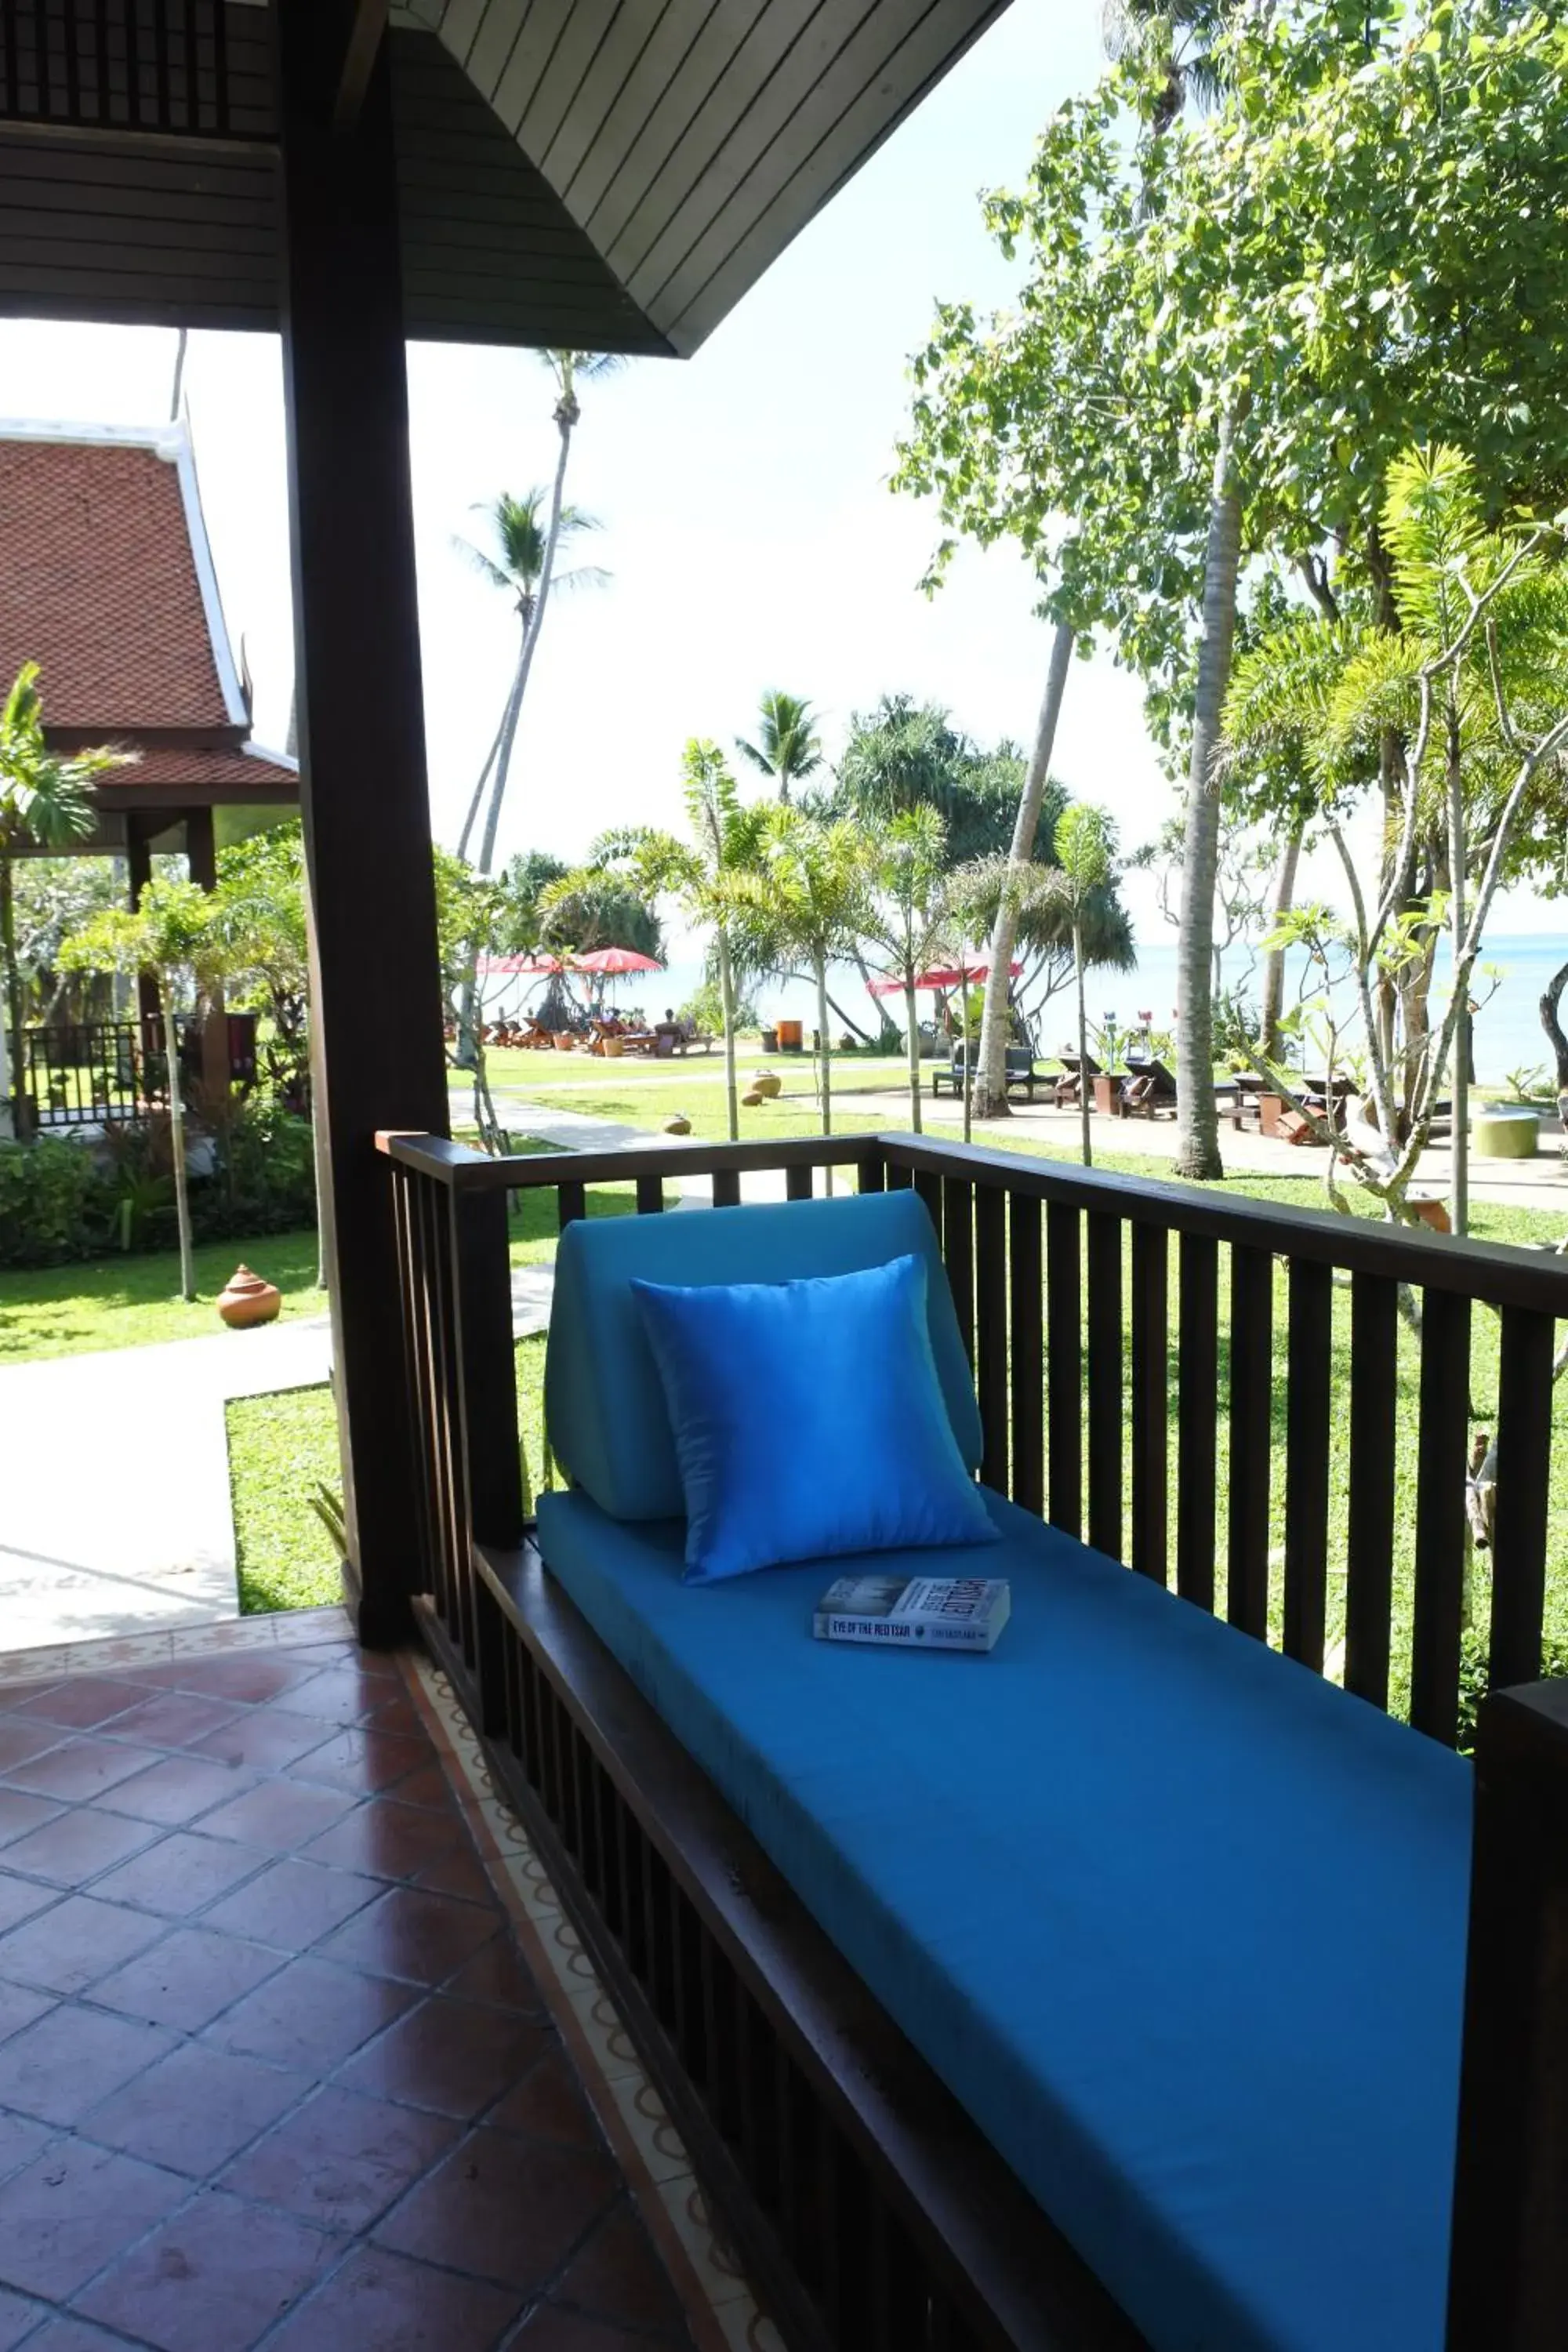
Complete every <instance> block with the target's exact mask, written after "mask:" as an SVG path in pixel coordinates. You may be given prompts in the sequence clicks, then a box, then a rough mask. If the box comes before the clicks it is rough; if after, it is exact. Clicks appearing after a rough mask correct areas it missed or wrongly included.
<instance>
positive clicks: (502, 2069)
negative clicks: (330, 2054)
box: [343, 1998, 552, 2121]
mask: <svg viewBox="0 0 1568 2352" xmlns="http://www.w3.org/2000/svg"><path fill="white" fill-rule="evenodd" d="M551 2039H552V2037H551V2034H550V2031H549V2029H548V2027H546V2026H544V2025H543V2024H541V2023H536V2022H535V2021H533V2020H532V2019H531V2018H523V2017H506V2016H498V2015H497V2014H496V2012H495V2011H493V2010H488V2009H479V2008H477V2007H476V2006H475V2005H474V2004H473V2002H471V2001H466V2000H442V1999H440V1998H437V1999H435V2000H422V2001H421V2002H420V2003H419V2006H418V2008H417V2009H411V2010H409V2011H408V2012H407V2013H406V2015H405V2016H403V2017H400V2018H399V2019H398V2021H397V2022H396V2024H395V2025H394V2026H391V2027H390V2028H389V2029H388V2030H387V2032H385V2033H384V2034H382V2035H380V2036H379V2037H378V2039H377V2040H376V2041H374V2042H372V2043H371V2044H370V2046H369V2048H368V2049H365V2050H362V2051H361V2052H360V2053H359V2055H358V2057H357V2058H355V2059H354V2060H353V2062H352V2063H351V2064H350V2066H349V2067H348V2069H347V2071H346V2073H345V2074H344V2078H343V2079H344V2081H345V2082H348V2083H352V2084H353V2085H354V2086H355V2088H356V2089H359V2090H363V2091H374V2092H378V2093H380V2094H381V2095H383V2096H384V2097H386V2098H389V2099H405V2100H407V2101H408V2102H409V2103H410V2105H414V2106H418V2107H433V2108H435V2110H436V2111H437V2114H439V2115H443V2116H460V2117H461V2118H462V2119H463V2120H464V2121H467V2120H468V2119H469V2118H470V2117H472V2116H477V2115H479V2114H480V2113H481V2112H482V2111H483V2110H484V2109H485V2108H486V2107H488V2106H489V2105H490V2103H491V2102H492V2100H494V2099H496V2098H498V2097H499V2096H500V2094H501V2093H502V2092H503V2091H506V2090H508V2089H510V2087H511V2085H512V2084H514V2083H516V2082H517V2080H518V2079H519V2077H520V2076H521V2074H524V2073H525V2072H526V2071H527V2070H528V2069H529V2068H530V2067H531V2066H533V2065H535V2064H537V2063H538V2061H539V2060H540V2059H541V2058H542V2057H543V2056H544V2054H545V2053H546V2052H547V2051H548V2049H549V2047H550V2043H551Z"/></svg>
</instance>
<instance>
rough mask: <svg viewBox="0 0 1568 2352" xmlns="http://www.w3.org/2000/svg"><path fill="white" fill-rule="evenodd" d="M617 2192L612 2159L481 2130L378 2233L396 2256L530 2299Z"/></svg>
mask: <svg viewBox="0 0 1568 2352" xmlns="http://www.w3.org/2000/svg"><path fill="white" fill-rule="evenodd" d="M619 2187H620V2181H619V2179H618V2177H617V2175H616V2169H615V2168H614V2166H613V2165H612V2164H611V2163H610V2162H609V2160H608V2158H605V2157H602V2156H589V2155H585V2154H584V2153H582V2152H580V2151H579V2150H577V2149H574V2148H561V2147H540V2146H538V2145H536V2144H535V2143H534V2142H532V2141H531V2140H521V2139H514V2138H512V2137H510V2134H508V2133H506V2132H498V2131H489V2130H486V2129H484V2128H483V2127H481V2128H480V2129H479V2130H478V2131H476V2132H473V2133H471V2134H470V2135H469V2137H468V2138H467V2139H465V2140H463V2141H461V2142H459V2144H458V2147H455V2148H454V2149H453V2150H452V2152H451V2154H450V2155H449V2156H448V2157H447V2158H446V2159H445V2160H444V2161H443V2162H442V2163H441V2164H440V2165H439V2166H437V2169H436V2170H435V2171H434V2172H433V2173H432V2174H431V2175H430V2177H429V2179H427V2180H426V2181H424V2182H422V2183H421V2185H420V2186H419V2187H418V2188H417V2189H415V2190H414V2191H413V2193H412V2195H411V2196H409V2197H407V2198H405V2200H404V2202H403V2203H402V2204H401V2205H400V2206H399V2207H398V2208H397V2210H396V2211H395V2213H394V2214H393V2215H392V2216H391V2218H390V2219H389V2220H388V2221H384V2222H383V2223H382V2224H381V2227H380V2228H379V2230H377V2231H376V2233H375V2234H376V2238H377V2240H378V2241H379V2242H380V2243H382V2244H383V2245H387V2246H391V2247H392V2248H393V2249H394V2250H395V2252H398V2253H403V2254H412V2255H414V2256H415V2258H416V2260H419V2259H423V2260H425V2261H427V2262H437V2263H450V2264H451V2265H452V2266H453V2267H454V2268H456V2269H458V2270H462V2271H467V2272H468V2273H469V2274H470V2276H472V2277H474V2278H484V2279H489V2280H491V2281H493V2282H494V2283H495V2284H497V2285H498V2286H512V2287H516V2288H518V2289H519V2291H520V2292H521V2293H524V2294H531V2293H533V2292H535V2291H536V2290H537V2289H539V2288H540V2287H542V2286H543V2285H544V2284H546V2282H547V2281H549V2280H550V2279H552V2277H553V2276H554V2274H555V2273H556V2272H557V2271H558V2270H559V2269H560V2268H561V2266H562V2265H563V2263H564V2262H565V2260H566V2258H567V2256H568V2255H569V2254H570V2253H571V2252H572V2250H573V2248H574V2246H575V2245H576V2244H577V2242H578V2241H579V2240H580V2239H581V2238H582V2237H583V2235H584V2232H585V2231H587V2230H588V2228H589V2227H590V2225H591V2224H592V2223H593V2222H594V2221H595V2220H596V2219H597V2218H598V2216H599V2215H600V2214H601V2213H602V2212H603V2211H604V2210H605V2207H606V2206H607V2205H608V2204H609V2203H610V2201H611V2200H612V2198H613V2197H614V2196H615V2195H616V2191H617V2190H618V2189H619Z"/></svg>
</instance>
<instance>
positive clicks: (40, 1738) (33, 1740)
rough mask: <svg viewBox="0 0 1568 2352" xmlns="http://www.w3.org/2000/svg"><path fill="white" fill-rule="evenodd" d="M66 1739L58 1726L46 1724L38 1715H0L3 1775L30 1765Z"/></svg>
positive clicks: (0, 1759) (0, 1762) (66, 1735)
mask: <svg viewBox="0 0 1568 2352" xmlns="http://www.w3.org/2000/svg"><path fill="white" fill-rule="evenodd" d="M67 1737H68V1734H67V1733H66V1732H64V1731H62V1730H61V1728H60V1727H59V1725H58V1723H45V1722H43V1721H42V1720H41V1718H40V1717H37V1716H36V1715H33V1716H25V1715H0V1772H9V1771H11V1770H12V1769H14V1767H15V1766H16V1765H18V1764H29V1763H31V1761H32V1759H33V1758H34V1757H35V1756H42V1755H45V1754H46V1753H47V1751H48V1749H49V1748H58V1746H59V1744H60V1741H61V1740H62V1739H64V1738H67Z"/></svg>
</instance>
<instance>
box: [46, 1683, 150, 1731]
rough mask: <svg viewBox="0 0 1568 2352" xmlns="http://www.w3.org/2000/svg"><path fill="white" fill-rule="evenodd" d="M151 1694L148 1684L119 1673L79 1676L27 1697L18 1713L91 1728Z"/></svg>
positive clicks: (87, 1729)
mask: <svg viewBox="0 0 1568 2352" xmlns="http://www.w3.org/2000/svg"><path fill="white" fill-rule="evenodd" d="M147 1696H149V1693H148V1689H147V1685H146V1684H145V1683H137V1682H131V1681H128V1680H123V1679H121V1676H119V1675H73V1676H72V1677H71V1679H70V1680H69V1681H68V1682H63V1683H59V1684H57V1685H55V1687H54V1688H53V1689H50V1690H46V1691H42V1692H40V1693H39V1695H38V1696H37V1698H30V1699H24V1700H23V1702H22V1704H21V1706H18V1707H16V1709H15V1710H14V1712H15V1713H16V1715H18V1716H24V1717H33V1716H37V1717H41V1718H42V1719H43V1721H44V1722H45V1723H58V1724H64V1725H66V1726H67V1727H68V1728H69V1729H71V1730H73V1731H91V1730H92V1729H93V1728H94V1727H95V1726H97V1725H98V1724H100V1723H108V1722H109V1721H110V1719H111V1718H112V1717H115V1716H119V1715H123V1714H124V1713H125V1711H126V1709H127V1708H128V1707H132V1706H138V1705H140V1703H141V1701H142V1699H144V1698H146V1697H147Z"/></svg>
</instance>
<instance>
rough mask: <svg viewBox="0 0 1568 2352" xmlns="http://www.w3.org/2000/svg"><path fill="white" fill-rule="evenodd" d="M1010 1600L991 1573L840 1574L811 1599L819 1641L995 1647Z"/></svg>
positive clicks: (935, 1647)
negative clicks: (813, 1605) (820, 1595)
mask: <svg viewBox="0 0 1568 2352" xmlns="http://www.w3.org/2000/svg"><path fill="white" fill-rule="evenodd" d="M1012 1605H1013V1593H1012V1588H1011V1586H1010V1585H1009V1584H1008V1583H1007V1581H1006V1580H1005V1578H1003V1577H994V1576H910V1577H904V1576H841V1577H840V1578H839V1580H838V1581H837V1584H833V1585H829V1587H828V1589H827V1591H826V1592H825V1593H824V1594H823V1596H822V1598H821V1600H820V1601H818V1602H817V1604H816V1616H815V1618H814V1619H813V1621H812V1631H813V1633H815V1634H816V1638H817V1640H818V1641H819V1642H868V1643H875V1644H876V1645H877V1646H878V1647H879V1648H881V1649H893V1650H900V1649H901V1650H994V1648H995V1646H996V1643H997V1639H998V1637H999V1635H1000V1634H1001V1632H1002V1628H1003V1626H1004V1625H1005V1623H1006V1622H1007V1615H1008V1612H1009V1611H1010V1610H1011V1608H1012Z"/></svg>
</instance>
